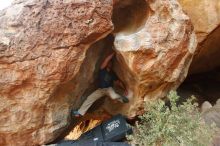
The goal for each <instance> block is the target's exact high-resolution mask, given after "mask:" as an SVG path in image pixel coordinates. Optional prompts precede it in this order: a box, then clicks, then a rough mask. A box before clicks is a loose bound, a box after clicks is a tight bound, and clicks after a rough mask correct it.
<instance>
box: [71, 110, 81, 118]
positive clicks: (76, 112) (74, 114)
mask: <svg viewBox="0 0 220 146" xmlns="http://www.w3.org/2000/svg"><path fill="white" fill-rule="evenodd" d="M71 115H72V116H73V117H81V116H82V115H81V114H80V113H79V112H78V111H77V110H72V112H71Z"/></svg>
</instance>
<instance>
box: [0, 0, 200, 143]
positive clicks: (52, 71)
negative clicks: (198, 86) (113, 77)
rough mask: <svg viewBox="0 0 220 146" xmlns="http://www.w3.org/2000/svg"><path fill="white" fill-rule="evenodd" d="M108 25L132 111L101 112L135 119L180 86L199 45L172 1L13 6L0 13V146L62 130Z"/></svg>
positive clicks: (23, 2)
mask: <svg viewBox="0 0 220 146" xmlns="http://www.w3.org/2000/svg"><path fill="white" fill-rule="evenodd" d="M113 2H114V12H113ZM112 13H113V17H112ZM112 18H113V23H114V32H113V34H114V36H115V40H114V49H115V51H116V54H117V60H116V61H115V64H114V66H115V68H114V69H115V71H116V73H117V74H118V76H119V77H120V79H121V80H122V81H123V82H124V83H125V84H126V86H127V87H128V88H129V96H128V97H129V98H130V103H129V104H125V105H124V104H119V103H115V102H114V103H113V101H111V100H108V98H107V100H106V101H105V103H104V106H103V107H104V108H105V109H106V110H107V111H108V112H109V113H112V114H116V113H123V114H125V115H127V116H129V117H133V116H136V115H137V114H140V112H141V109H142V108H143V101H148V100H152V99H157V98H162V97H164V96H165V95H166V94H167V93H168V92H169V91H170V90H172V89H176V88H177V87H178V86H179V84H180V83H181V82H182V81H183V80H184V78H185V77H186V75H187V71H188V67H189V65H190V63H191V60H192V56H193V53H194V51H195V48H196V44H197V43H196V37H195V34H194V31H193V27H192V25H191V22H190V20H189V17H188V16H186V15H185V14H184V13H183V11H182V9H181V7H180V5H179V3H178V2H177V1H176V0H172V1H171V0H138V1H137V0H114V1H112V0H62V1H60V0H15V1H14V3H13V4H12V6H10V7H9V8H7V9H5V10H3V11H1V12H0V22H1V23H0V38H1V39H0V89H1V90H0V99H1V103H0V145H12V146H13V145H16V146H17V145H18V146H20V145H22V146H23V145H28V146H29V145H40V144H44V143H48V142H51V141H52V140H54V139H55V138H57V137H58V136H59V135H60V133H62V131H63V130H65V128H66V127H67V126H68V124H69V119H70V117H69V113H70V110H71V109H72V108H77V107H79V106H80V104H81V103H82V102H83V100H85V98H84V96H82V95H83V94H84V93H85V91H87V90H86V89H87V88H90V87H89V84H91V83H92V82H93V80H94V76H95V75H94V74H95V72H96V69H98V66H99V64H100V60H101V59H102V57H103V56H104V55H103V54H105V53H106V52H107V50H108V49H107V48H111V47H112V45H113V40H112V38H111V37H106V36H107V35H108V34H110V33H111V32H112V31H113V23H112V20H111V19H112ZM81 97H83V98H81ZM113 105H114V106H113Z"/></svg>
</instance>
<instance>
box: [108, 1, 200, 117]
mask: <svg viewBox="0 0 220 146" xmlns="http://www.w3.org/2000/svg"><path fill="white" fill-rule="evenodd" d="M128 5H130V4H128ZM128 14H130V15H131V17H127V19H125V18H126V17H124V16H126V15H128ZM114 15H115V16H116V17H117V18H116V19H115V20H114V24H115V25H116V31H115V42H114V45H115V49H116V52H117V53H118V54H117V57H118V61H117V64H118V65H117V66H116V72H117V73H118V75H119V77H120V78H121V79H122V80H123V81H124V82H125V83H126V85H127V86H128V88H129V90H130V91H131V92H133V94H131V92H130V95H129V97H131V98H130V100H131V101H130V103H129V104H126V105H121V104H119V105H117V106H116V105H115V106H112V105H114V104H113V103H111V102H110V104H109V101H108V102H107V103H106V104H107V106H108V110H109V111H114V112H113V113H118V112H121V113H123V114H126V115H128V116H130V117H132V116H135V115H137V114H138V112H139V111H141V110H140V109H141V108H142V107H143V101H144V100H145V101H147V100H150V99H157V98H161V97H164V96H165V95H166V94H167V93H168V92H169V91H170V90H172V89H175V88H176V87H178V86H179V84H180V83H181V82H182V81H183V80H184V78H185V77H186V75H187V72H188V67H189V65H190V63H191V60H192V56H193V53H194V51H195V48H196V45H197V41H196V37H195V34H194V32H193V27H192V25H191V22H190V20H189V17H188V16H186V15H185V14H184V13H183V12H182V8H181V7H180V5H179V3H177V1H175V0H172V1H170V0H163V1H162V0H148V1H145V0H140V1H133V2H132V3H131V6H127V9H126V8H124V6H123V4H122V5H120V2H119V4H118V7H117V8H116V10H115V12H114ZM120 19H123V22H121V21H120Z"/></svg>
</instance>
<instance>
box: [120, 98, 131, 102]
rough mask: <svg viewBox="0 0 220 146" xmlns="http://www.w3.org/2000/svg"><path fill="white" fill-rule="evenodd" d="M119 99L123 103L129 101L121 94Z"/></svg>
mask: <svg viewBox="0 0 220 146" xmlns="http://www.w3.org/2000/svg"><path fill="white" fill-rule="evenodd" d="M120 100H121V101H122V102H123V103H128V102H129V99H128V98H127V97H125V96H121V97H120Z"/></svg>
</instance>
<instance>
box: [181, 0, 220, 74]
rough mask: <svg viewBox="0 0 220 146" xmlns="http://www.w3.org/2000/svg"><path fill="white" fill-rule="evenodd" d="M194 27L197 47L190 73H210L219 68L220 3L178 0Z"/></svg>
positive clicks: (217, 1) (208, 0)
mask: <svg viewBox="0 0 220 146" xmlns="http://www.w3.org/2000/svg"><path fill="white" fill-rule="evenodd" d="M179 1H180V3H181V5H182V7H183V9H184V10H185V12H186V13H187V14H188V15H189V16H190V18H191V20H192V23H193V25H194V27H195V31H196V35H197V37H198V41H199V45H198V48H197V50H196V53H195V57H194V59H193V62H192V65H191V67H190V73H201V72H206V71H210V70H212V69H214V68H216V67H219V66H220V59H219V58H220V42H219V40H220V1H219V0H179Z"/></svg>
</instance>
